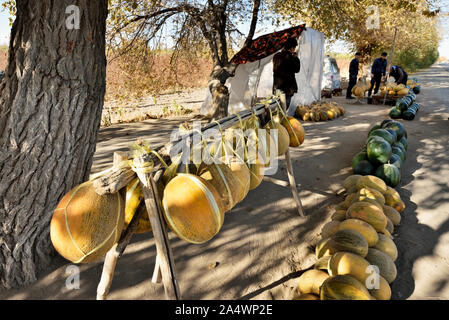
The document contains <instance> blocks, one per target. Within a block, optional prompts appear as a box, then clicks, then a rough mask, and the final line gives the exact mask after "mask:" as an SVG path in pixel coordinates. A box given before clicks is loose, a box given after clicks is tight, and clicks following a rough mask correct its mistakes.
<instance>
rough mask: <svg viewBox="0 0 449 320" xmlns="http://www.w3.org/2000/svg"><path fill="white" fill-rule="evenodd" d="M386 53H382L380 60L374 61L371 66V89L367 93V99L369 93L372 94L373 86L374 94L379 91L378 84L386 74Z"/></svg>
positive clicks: (369, 95)
mask: <svg viewBox="0 0 449 320" xmlns="http://www.w3.org/2000/svg"><path fill="white" fill-rule="evenodd" d="M387 55H388V54H387V53H386V52H383V53H382V55H381V57H380V58H377V59H376V60H374V63H373V66H372V68H371V87H370V89H369V91H368V97H371V93H372V92H373V88H374V85H376V87H375V88H374V94H376V93H377V92H378V91H379V87H380V82H381V81H382V77H385V74H386V72H387Z"/></svg>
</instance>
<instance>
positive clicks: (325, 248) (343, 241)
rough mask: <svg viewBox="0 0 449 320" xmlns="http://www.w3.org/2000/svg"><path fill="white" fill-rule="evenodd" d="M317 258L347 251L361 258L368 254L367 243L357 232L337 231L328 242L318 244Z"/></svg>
mask: <svg viewBox="0 0 449 320" xmlns="http://www.w3.org/2000/svg"><path fill="white" fill-rule="evenodd" d="M320 244H321V246H320V247H317V248H319V251H318V254H317V258H318V259H319V258H321V257H322V256H326V255H332V254H334V253H336V252H340V251H347V252H352V253H355V254H358V255H360V256H362V257H364V256H366V254H367V253H368V242H367V241H366V239H365V238H364V237H363V236H362V235H361V234H360V233H358V232H357V231H354V230H339V231H337V232H336V233H335V234H334V235H333V236H332V237H330V238H329V240H328V241H325V242H323V243H320Z"/></svg>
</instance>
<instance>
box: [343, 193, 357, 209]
mask: <svg viewBox="0 0 449 320" xmlns="http://www.w3.org/2000/svg"><path fill="white" fill-rule="evenodd" d="M356 197H357V193H351V194H348V195H347V196H346V198H345V201H343V205H342V208H343V209H346V210H347V209H348V208H349V207H350V206H351V204H352V203H353V202H354V200H355V199H356Z"/></svg>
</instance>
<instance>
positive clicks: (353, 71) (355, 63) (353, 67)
mask: <svg viewBox="0 0 449 320" xmlns="http://www.w3.org/2000/svg"><path fill="white" fill-rule="evenodd" d="M360 58H361V54H360V52H356V54H355V58H354V59H352V61H351V64H350V65H349V85H348V89H347V90H346V99H354V98H353V97H352V88H354V86H355V85H356V84H357V76H358V74H359V61H360Z"/></svg>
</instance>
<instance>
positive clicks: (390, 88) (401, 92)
mask: <svg viewBox="0 0 449 320" xmlns="http://www.w3.org/2000/svg"><path fill="white" fill-rule="evenodd" d="M409 89H410V87H406V86H405V85H404V84H402V83H401V84H398V85H396V84H394V83H392V84H389V85H387V86H383V87H380V94H381V95H382V96H384V95H385V93H386V94H387V95H389V96H399V97H403V96H406V95H407V94H409V92H410V90H409Z"/></svg>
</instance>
